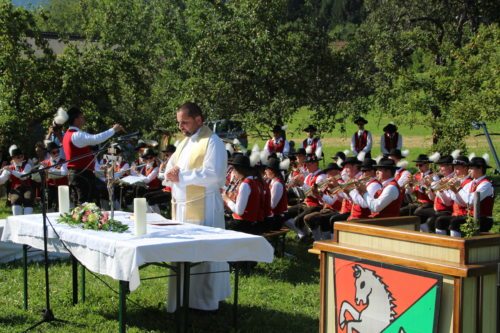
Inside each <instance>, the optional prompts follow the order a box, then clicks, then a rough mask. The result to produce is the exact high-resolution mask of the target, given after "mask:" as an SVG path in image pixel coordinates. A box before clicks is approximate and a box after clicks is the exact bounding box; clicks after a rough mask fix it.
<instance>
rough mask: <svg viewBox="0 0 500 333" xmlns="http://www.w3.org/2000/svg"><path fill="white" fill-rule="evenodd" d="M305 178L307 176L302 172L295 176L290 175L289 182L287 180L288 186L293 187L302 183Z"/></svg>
mask: <svg viewBox="0 0 500 333" xmlns="http://www.w3.org/2000/svg"><path fill="white" fill-rule="evenodd" d="M304 178H305V177H304V174H303V173H301V172H300V173H298V174H297V175H295V176H293V177H289V178H288V180H287V182H286V188H287V189H289V188H291V187H294V186H297V185H298V184H300V183H303V182H304Z"/></svg>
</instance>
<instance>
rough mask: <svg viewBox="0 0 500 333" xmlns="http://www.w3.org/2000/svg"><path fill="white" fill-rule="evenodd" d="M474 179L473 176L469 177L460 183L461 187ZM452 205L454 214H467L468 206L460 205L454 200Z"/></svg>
mask: <svg viewBox="0 0 500 333" xmlns="http://www.w3.org/2000/svg"><path fill="white" fill-rule="evenodd" d="M471 181H472V179H471V178H469V177H467V178H465V179H464V180H462V182H461V183H460V187H461V188H463V187H464V186H465V185H467V184H468V183H470V182H471ZM451 207H452V213H451V215H452V216H465V215H467V207H462V206H460V205H459V204H458V203H457V202H456V201H453V205H452V206H451Z"/></svg>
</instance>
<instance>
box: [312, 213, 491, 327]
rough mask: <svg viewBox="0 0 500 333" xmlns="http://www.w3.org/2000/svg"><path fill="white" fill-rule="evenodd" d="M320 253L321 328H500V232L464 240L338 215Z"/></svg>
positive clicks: (317, 245)
mask: <svg viewBox="0 0 500 333" xmlns="http://www.w3.org/2000/svg"><path fill="white" fill-rule="evenodd" d="M312 252H316V253H319V255H320V265H321V267H320V275H321V282H320V285H321V317H320V332H324V333H332V332H338V333H341V332H342V333H343V332H349V333H350V332H361V333H364V332H397V333H403V332H408V333H409V332H439V333H447V332H455V333H458V332H464V333H469V332H491V333H495V332H498V325H499V323H498V321H499V319H498V318H499V311H500V308H499V306H498V302H499V300H498V299H499V287H498V284H499V280H498V279H500V277H499V276H498V274H499V273H497V270H498V269H499V268H498V267H500V266H499V264H500V234H486V235H481V236H477V237H473V238H469V239H463V238H452V237H448V236H441V235H435V234H427V233H421V232H418V231H412V230H405V229H401V228H393V227H385V226H379V225H370V224H367V223H355V222H348V223H347V222H337V223H335V234H334V240H333V241H321V242H315V243H314V248H313V251H312ZM363 325H364V326H363ZM363 327H364V328H363Z"/></svg>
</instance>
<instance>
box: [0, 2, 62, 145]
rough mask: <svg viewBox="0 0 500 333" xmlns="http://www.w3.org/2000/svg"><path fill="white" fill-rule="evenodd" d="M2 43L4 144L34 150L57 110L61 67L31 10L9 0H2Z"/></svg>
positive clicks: (0, 95)
mask: <svg viewBox="0 0 500 333" xmlns="http://www.w3.org/2000/svg"><path fill="white" fill-rule="evenodd" d="M28 38H32V41H33V43H34V45H31V44H30V43H29V42H28ZM0 45H2V47H1V48H0V133H1V135H0V140H1V144H2V145H10V144H13V143H16V144H17V145H18V146H20V147H23V148H24V149H26V150H27V151H28V152H31V151H32V149H33V146H34V142H35V141H36V140H39V139H41V138H42V135H43V132H41V131H42V129H41V128H40V124H41V123H42V122H43V121H46V120H47V119H48V118H50V116H51V115H52V114H53V113H55V109H54V108H53V106H54V103H55V101H56V100H57V94H56V93H55V92H56V91H57V89H58V87H60V84H61V81H60V79H59V76H60V71H59V68H58V66H57V63H56V58H55V57H54V55H53V54H52V52H51V50H50V48H49V47H48V45H47V42H46V41H45V40H44V39H43V38H41V36H40V34H39V31H38V30H37V27H36V24H35V20H34V18H33V15H32V13H30V12H29V11H27V10H25V9H23V8H20V7H19V8H16V7H14V6H13V5H12V4H11V3H10V1H6V0H1V1H0ZM36 50H38V53H35V51H36ZM37 131H38V132H37ZM26 133H31V135H26Z"/></svg>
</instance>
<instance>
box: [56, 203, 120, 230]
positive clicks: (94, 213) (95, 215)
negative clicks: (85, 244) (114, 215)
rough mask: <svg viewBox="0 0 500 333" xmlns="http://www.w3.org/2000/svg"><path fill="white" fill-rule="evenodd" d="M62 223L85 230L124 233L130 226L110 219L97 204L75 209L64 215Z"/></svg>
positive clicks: (61, 217) (87, 204) (60, 218)
mask: <svg viewBox="0 0 500 333" xmlns="http://www.w3.org/2000/svg"><path fill="white" fill-rule="evenodd" d="M57 221H58V222H60V223H66V224H69V225H75V226H81V227H82V228H83V229H91V230H105V231H114V232H124V231H127V230H128V226H127V225H125V224H123V223H121V222H119V221H117V220H112V219H110V218H109V213H108V212H103V211H102V210H101V209H100V208H99V207H98V206H97V205H96V204H95V203H88V202H86V203H84V204H82V205H80V206H77V207H75V208H73V210H72V211H71V212H70V213H65V214H62V215H61V216H60V217H59V218H58V220H57Z"/></svg>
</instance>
